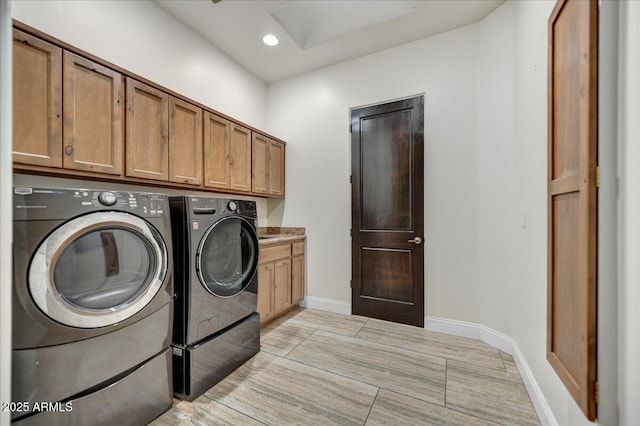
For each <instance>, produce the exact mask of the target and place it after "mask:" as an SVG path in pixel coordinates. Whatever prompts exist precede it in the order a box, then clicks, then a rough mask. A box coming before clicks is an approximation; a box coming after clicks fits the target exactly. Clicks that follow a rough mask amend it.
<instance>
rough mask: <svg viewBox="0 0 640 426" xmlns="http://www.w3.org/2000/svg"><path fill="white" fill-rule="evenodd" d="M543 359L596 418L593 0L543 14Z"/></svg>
mask: <svg viewBox="0 0 640 426" xmlns="http://www.w3.org/2000/svg"><path fill="white" fill-rule="evenodd" d="M549 38H550V40H549V41H550V42H549V163H548V174H549V179H548V181H549V191H548V194H549V195H548V224H549V232H548V239H549V241H548V245H549V252H548V256H549V258H548V289H547V297H548V322H547V327H548V332H547V338H548V342H547V359H548V360H549V362H550V363H551V365H552V366H553V368H554V370H555V371H556V373H557V374H558V376H559V377H560V379H561V380H562V382H563V383H564V385H565V386H566V387H567V389H568V390H569V392H570V393H571V395H572V396H573V398H574V399H575V400H576V402H577V403H578V405H579V406H580V408H581V409H582V411H583V412H584V413H585V415H586V416H587V417H588V418H589V420H593V419H595V416H596V400H595V394H596V391H595V388H596V309H597V305H596V290H597V289H596V250H597V241H596V236H597V217H596V214H597V188H596V173H597V143H598V141H597V121H598V120H597V118H598V111H597V105H598V103H597V64H598V58H597V56H598V55H597V46H598V5H597V2H596V1H595V0H589V1H583V0H568V1H567V0H561V1H559V2H558V4H557V5H556V8H555V9H554V11H553V13H552V14H551V17H550V19H549Z"/></svg>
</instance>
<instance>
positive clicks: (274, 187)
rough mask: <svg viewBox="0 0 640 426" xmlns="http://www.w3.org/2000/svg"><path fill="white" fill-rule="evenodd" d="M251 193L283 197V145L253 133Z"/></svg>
mask: <svg viewBox="0 0 640 426" xmlns="http://www.w3.org/2000/svg"><path fill="white" fill-rule="evenodd" d="M252 138H253V140H252V142H253V144H252V145H253V159H252V163H253V175H252V178H253V179H252V188H251V190H252V192H254V193H256V194H265V195H273V196H276V197H284V157H285V156H284V144H282V143H280V142H277V141H275V140H273V139H271V138H268V137H266V136H264V135H261V134H260V133H255V132H253V137H252Z"/></svg>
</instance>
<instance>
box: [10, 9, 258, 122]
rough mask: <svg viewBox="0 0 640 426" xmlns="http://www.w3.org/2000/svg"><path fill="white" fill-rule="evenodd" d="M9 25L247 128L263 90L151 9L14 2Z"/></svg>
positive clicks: (165, 15)
mask: <svg viewBox="0 0 640 426" xmlns="http://www.w3.org/2000/svg"><path fill="white" fill-rule="evenodd" d="M12 12H13V18H14V19H17V20H18V21H21V22H24V23H25V24H28V25H31V26H32V27H34V28H36V29H38V30H41V31H44V32H45V33H47V34H50V35H52V36H54V37H56V38H58V39H60V40H62V41H64V42H67V43H69V44H71V45H73V46H75V47H77V48H80V49H83V50H85V51H87V52H89V53H91V54H94V55H96V56H98V57H100V58H102V59H105V60H107V61H110V62H111V63H113V64H115V65H118V66H120V67H122V68H125V69H127V70H129V71H131V72H134V73H136V74H138V75H140V76H143V77H145V78H147V79H149V80H151V81H153V82H155V83H158V84H160V85H162V86H165V87H167V88H169V89H171V90H174V91H175V92H178V93H180V94H182V95H184V96H187V97H189V98H191V99H193V100H195V101H197V102H200V103H202V104H204V105H207V106H209V107H211V108H214V109H216V110H218V111H220V112H222V113H224V114H227V115H230V116H232V117H234V118H236V119H239V120H241V121H243V122H245V123H247V124H249V125H252V126H254V127H257V128H259V129H263V128H264V127H265V102H266V85H265V83H264V82H262V81H261V80H259V79H258V78H257V77H255V76H254V75H253V74H251V73H249V72H248V71H247V70H245V69H244V68H242V67H241V66H240V65H238V64H237V63H236V62H234V61H232V60H231V59H230V58H229V57H228V56H226V55H225V54H224V53H222V52H221V51H220V50H218V49H216V48H215V47H213V46H212V45H211V44H210V43H209V42H208V41H206V40H205V39H204V38H202V37H201V36H199V35H197V34H196V33H195V32H193V31H192V30H190V29H188V28H187V27H186V26H185V25H183V24H182V23H181V22H179V21H178V20H177V19H176V18H174V17H173V16H172V15H170V14H169V13H168V12H166V11H165V10H164V9H163V8H162V7H160V6H159V5H157V4H156V3H155V2H153V1H139V0H127V1H119V0H104V1H75V0H71V1H59V0H57V1H17V2H14V4H13V10H12Z"/></svg>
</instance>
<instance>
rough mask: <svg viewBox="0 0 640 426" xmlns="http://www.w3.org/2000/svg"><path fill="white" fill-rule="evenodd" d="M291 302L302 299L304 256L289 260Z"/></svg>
mask: <svg viewBox="0 0 640 426" xmlns="http://www.w3.org/2000/svg"><path fill="white" fill-rule="evenodd" d="M291 299H292V300H291V301H292V302H293V303H298V302H299V301H301V300H302V299H304V256H296V257H293V258H291Z"/></svg>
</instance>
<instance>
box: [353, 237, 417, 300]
mask: <svg viewBox="0 0 640 426" xmlns="http://www.w3.org/2000/svg"><path fill="white" fill-rule="evenodd" d="M411 258H412V253H411V250H398V249H385V248H375V247H362V251H361V254H360V270H361V274H360V276H361V279H362V285H361V286H360V297H365V298H373V299H380V300H385V301H387V302H390V303H395V302H397V303H405V304H406V303H409V304H413V303H414V300H413V294H414V289H413V265H412V261H411ZM399 282H404V283H407V285H403V286H399V285H397V283H399Z"/></svg>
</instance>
